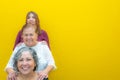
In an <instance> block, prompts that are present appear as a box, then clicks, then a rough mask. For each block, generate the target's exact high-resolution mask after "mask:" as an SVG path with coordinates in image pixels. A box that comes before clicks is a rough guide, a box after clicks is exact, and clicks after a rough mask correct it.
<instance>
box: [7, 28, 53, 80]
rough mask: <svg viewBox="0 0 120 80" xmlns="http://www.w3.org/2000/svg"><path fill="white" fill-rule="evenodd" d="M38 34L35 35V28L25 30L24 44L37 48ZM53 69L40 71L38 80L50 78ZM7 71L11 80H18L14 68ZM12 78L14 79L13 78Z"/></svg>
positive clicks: (50, 66) (47, 68) (48, 68)
mask: <svg viewBox="0 0 120 80" xmlns="http://www.w3.org/2000/svg"><path fill="white" fill-rule="evenodd" d="M37 37H38V35H37V33H35V29H34V28H33V27H28V28H25V29H24V30H23V35H22V38H23V42H24V43H25V44H26V45H27V46H29V47H32V46H35V45H36V44H37ZM52 69H53V66H52V65H48V66H47V67H46V68H45V69H44V70H43V71H39V72H38V75H39V79H38V80H43V79H44V78H47V77H48V74H49V72H50V71H51V70H52ZM6 71H7V72H8V74H9V76H10V78H9V80H16V75H15V71H14V70H13V69H12V68H7V69H6ZM9 76H8V77H9ZM11 76H12V77H11Z"/></svg>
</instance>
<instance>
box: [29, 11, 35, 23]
mask: <svg viewBox="0 0 120 80" xmlns="http://www.w3.org/2000/svg"><path fill="white" fill-rule="evenodd" d="M27 24H32V25H35V24H36V17H35V15H34V14H32V13H30V14H29V15H28V16H27Z"/></svg>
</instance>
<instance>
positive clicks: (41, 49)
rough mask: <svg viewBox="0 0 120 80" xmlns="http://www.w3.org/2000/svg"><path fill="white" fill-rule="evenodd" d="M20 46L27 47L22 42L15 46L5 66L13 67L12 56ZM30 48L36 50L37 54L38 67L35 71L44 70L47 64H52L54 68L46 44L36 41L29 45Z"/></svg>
mask: <svg viewBox="0 0 120 80" xmlns="http://www.w3.org/2000/svg"><path fill="white" fill-rule="evenodd" d="M22 47H27V46H26V45H25V44H24V43H22V44H21V45H20V46H16V48H15V49H14V51H13V53H12V55H11V57H10V59H9V62H8V64H7V66H6V68H14V67H13V63H14V60H13V58H14V56H15V54H16V52H17V51H18V50H19V49H20V48H22ZM30 48H33V49H34V50H35V51H36V53H37V56H38V61H39V63H38V69H37V70H36V71H41V70H44V69H45V68H46V67H47V66H48V65H52V66H53V67H54V69H55V68H56V65H55V62H54V59H53V56H52V53H51V51H50V49H49V48H48V46H47V45H45V44H42V43H41V42H38V43H37V44H36V45H35V46H33V47H30ZM6 68H5V69H6Z"/></svg>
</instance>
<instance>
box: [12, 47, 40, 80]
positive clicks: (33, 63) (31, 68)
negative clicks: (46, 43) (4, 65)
mask: <svg viewBox="0 0 120 80" xmlns="http://www.w3.org/2000/svg"><path fill="white" fill-rule="evenodd" d="M13 59H14V63H13V64H14V65H13V66H14V70H15V71H16V72H17V73H18V74H17V77H16V78H17V80H37V79H38V75H37V73H36V72H35V70H37V67H38V57H37V54H36V52H35V51H34V49H32V48H28V47H23V48H21V49H20V50H18V52H17V53H16V54H15V56H14V58H13Z"/></svg>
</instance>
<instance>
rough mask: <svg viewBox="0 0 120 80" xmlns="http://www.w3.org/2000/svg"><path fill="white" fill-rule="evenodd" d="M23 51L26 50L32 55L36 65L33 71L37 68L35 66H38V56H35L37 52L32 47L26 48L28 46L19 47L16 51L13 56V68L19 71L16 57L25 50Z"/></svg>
mask: <svg viewBox="0 0 120 80" xmlns="http://www.w3.org/2000/svg"><path fill="white" fill-rule="evenodd" d="M25 51H28V52H29V53H30V54H31V55H32V57H33V59H34V62H35V64H36V66H35V68H34V69H33V71H35V70H37V68H38V56H37V53H36V52H35V50H34V49H32V48H28V47H23V48H20V49H19V50H18V51H17V53H16V54H15V56H14V58H13V59H14V63H13V67H14V70H15V71H19V70H18V68H17V63H18V59H19V58H20V57H21V55H22V53H23V52H25Z"/></svg>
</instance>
